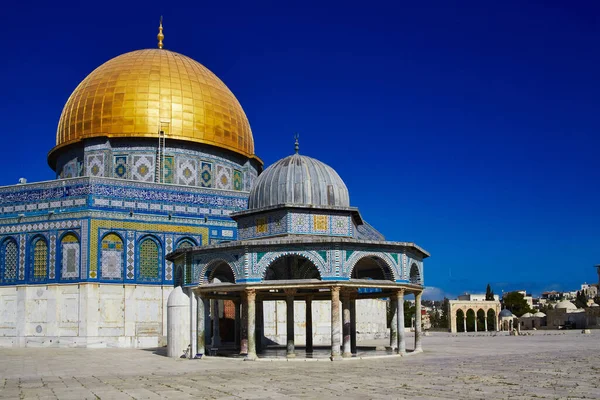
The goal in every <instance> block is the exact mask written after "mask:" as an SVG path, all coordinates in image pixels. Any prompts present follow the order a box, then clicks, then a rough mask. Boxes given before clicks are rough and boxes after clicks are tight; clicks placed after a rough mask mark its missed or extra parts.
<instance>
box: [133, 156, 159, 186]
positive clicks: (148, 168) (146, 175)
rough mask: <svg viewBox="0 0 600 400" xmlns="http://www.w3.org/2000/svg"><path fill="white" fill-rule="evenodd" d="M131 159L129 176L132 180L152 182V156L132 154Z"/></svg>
mask: <svg viewBox="0 0 600 400" xmlns="http://www.w3.org/2000/svg"><path fill="white" fill-rule="evenodd" d="M132 159H133V161H132V168H131V178H132V179H133V180H134V181H143V182H154V157H152V156H149V155H134V156H132Z"/></svg>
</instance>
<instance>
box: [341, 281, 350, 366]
mask: <svg viewBox="0 0 600 400" xmlns="http://www.w3.org/2000/svg"><path fill="white" fill-rule="evenodd" d="M342 316H343V317H342V318H343V332H344V340H343V342H342V348H343V352H342V357H346V358H348V357H352V350H351V349H350V326H351V319H350V296H349V294H348V293H343V295H342Z"/></svg>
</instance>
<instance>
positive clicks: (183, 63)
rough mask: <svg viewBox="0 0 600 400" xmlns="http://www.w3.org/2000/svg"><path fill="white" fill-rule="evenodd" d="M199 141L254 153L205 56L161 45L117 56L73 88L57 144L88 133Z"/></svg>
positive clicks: (244, 122) (238, 111)
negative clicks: (194, 57)
mask: <svg viewBox="0 0 600 400" xmlns="http://www.w3.org/2000/svg"><path fill="white" fill-rule="evenodd" d="M161 128H162V129H163V130H165V132H166V133H167V140H169V139H179V140H184V141H190V142H196V143H204V144H209V145H213V146H217V147H220V148H224V149H228V150H231V151H234V152H236V153H239V154H242V155H244V156H246V157H255V156H254V140H253V138H252V131H251V130H250V124H249V122H248V119H247V118H246V114H245V113H244V110H243V109H242V107H241V105H240V103H239V102H238V101H237V99H236V98H235V96H234V95H233V93H232V92H231V91H230V90H229V89H228V88H227V86H225V84H224V83H223V82H222V81H221V80H220V79H219V78H218V77H217V76H216V75H215V74H213V73H212V72H211V71H210V70H208V69H207V68H206V67H204V66H203V65H202V64H200V63H198V62H196V61H194V60H192V59H191V58H189V57H186V56H184V55H182V54H179V53H175V52H172V51H168V50H164V49H147V50H137V51H132V52H130V53H125V54H122V55H120V56H117V57H115V58H113V59H111V60H109V61H107V62H106V63H104V64H102V65H101V66H100V67H98V68H96V69H95V70H94V71H93V72H92V73H91V74H89V75H88V76H87V77H86V78H85V79H84V80H83V81H82V82H81V83H80V84H79V86H77V88H76V89H75V91H74V92H73V93H72V94H71V96H70V97H69V99H68V100H67V103H66V104H65V107H64V109H63V112H62V115H61V117H60V121H59V123H58V130H57V133H56V147H55V148H54V149H53V150H52V151H51V154H52V153H54V152H55V151H56V150H57V149H59V148H62V147H64V146H66V145H69V144H72V143H76V142H79V141H81V140H83V139H87V138H93V137H104V136H106V137H111V138H114V137H119V138H121V137H123V138H139V137H147V138H157V137H158V131H159V130H160V129H161Z"/></svg>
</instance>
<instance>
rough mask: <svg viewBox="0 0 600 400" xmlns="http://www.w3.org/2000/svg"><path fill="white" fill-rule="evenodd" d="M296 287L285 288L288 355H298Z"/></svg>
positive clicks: (289, 356) (292, 356)
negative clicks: (296, 343) (295, 339)
mask: <svg viewBox="0 0 600 400" xmlns="http://www.w3.org/2000/svg"><path fill="white" fill-rule="evenodd" d="M295 294H296V289H285V305H286V319H285V322H286V326H287V334H286V337H287V357H288V358H294V357H296V346H295V342H294V295H295Z"/></svg>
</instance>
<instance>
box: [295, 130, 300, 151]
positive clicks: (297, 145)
mask: <svg viewBox="0 0 600 400" xmlns="http://www.w3.org/2000/svg"><path fill="white" fill-rule="evenodd" d="M299 137H300V135H298V132H296V133H295V134H294V139H296V143H294V150H295V151H296V154H298V150H300V143H298V138H299Z"/></svg>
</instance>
